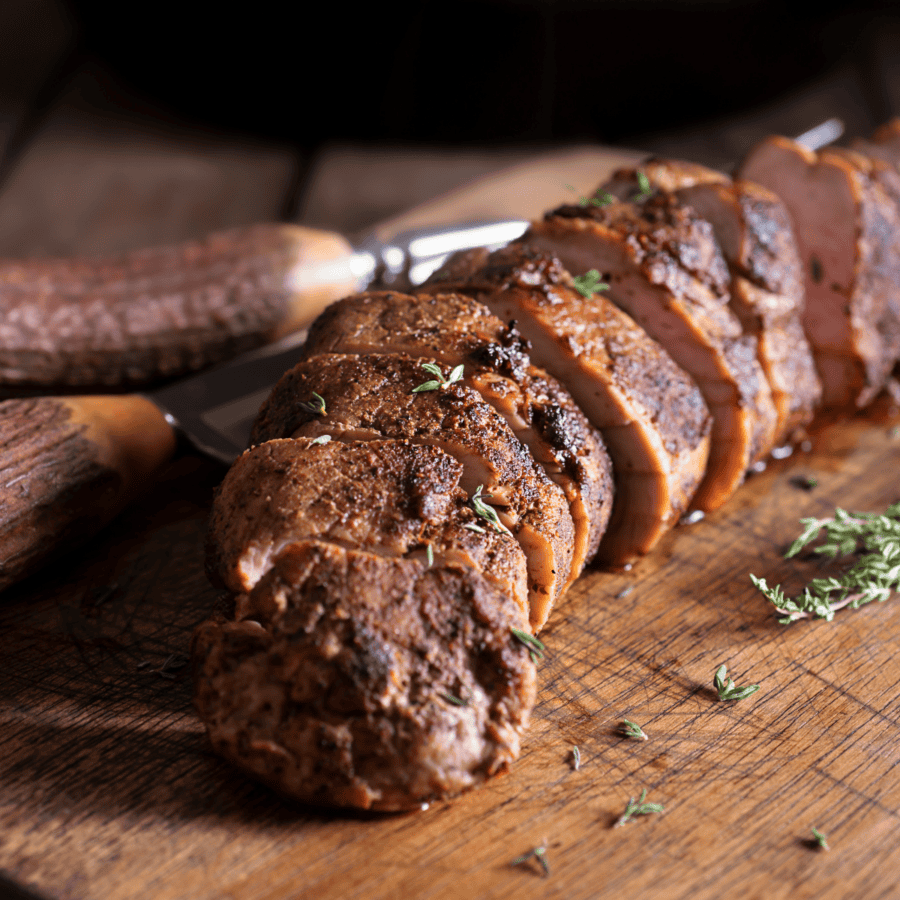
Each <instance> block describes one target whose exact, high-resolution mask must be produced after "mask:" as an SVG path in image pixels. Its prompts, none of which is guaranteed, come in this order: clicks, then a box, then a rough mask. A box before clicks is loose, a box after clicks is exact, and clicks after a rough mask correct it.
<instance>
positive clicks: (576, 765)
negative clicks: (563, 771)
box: [572, 744, 581, 772]
mask: <svg viewBox="0 0 900 900" xmlns="http://www.w3.org/2000/svg"><path fill="white" fill-rule="evenodd" d="M572 768H573V769H574V770H575V771H576V772H577V771H578V770H579V769H580V768H581V751H580V750H579V749H578V745H577V744H572Z"/></svg>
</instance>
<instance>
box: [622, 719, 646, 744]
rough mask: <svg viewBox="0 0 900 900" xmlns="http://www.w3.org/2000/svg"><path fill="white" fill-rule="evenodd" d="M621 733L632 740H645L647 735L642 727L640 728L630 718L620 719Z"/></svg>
mask: <svg viewBox="0 0 900 900" xmlns="http://www.w3.org/2000/svg"><path fill="white" fill-rule="evenodd" d="M622 733H623V734H624V735H625V737H627V738H631V739H632V740H633V741H646V740H648V737H647V735H646V733H645V732H644V729H643V728H641V726H640V725H638V724H637V723H636V722H632V721H631V720H630V719H623V720H622Z"/></svg>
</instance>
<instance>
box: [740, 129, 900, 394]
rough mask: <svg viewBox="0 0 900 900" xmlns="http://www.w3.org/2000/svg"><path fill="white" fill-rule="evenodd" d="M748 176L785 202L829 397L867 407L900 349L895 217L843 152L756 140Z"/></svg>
mask: <svg viewBox="0 0 900 900" xmlns="http://www.w3.org/2000/svg"><path fill="white" fill-rule="evenodd" d="M740 175H741V177H742V178H744V179H746V180H748V181H752V182H756V183H757V184H761V185H762V186H763V187H765V188H768V189H769V190H771V191H772V192H773V193H775V194H776V195H777V196H778V197H779V198H780V199H781V200H782V202H783V203H784V204H785V206H786V207H787V209H788V212H789V215H790V217H791V222H792V224H793V228H794V233H795V235H796V238H797V242H798V246H799V248H800V255H801V259H802V261H803V267H804V278H805V287H806V308H805V312H804V317H803V327H804V330H805V332H806V335H807V337H808V338H809V341H810V344H811V346H812V348H813V353H814V356H815V361H816V366H817V368H818V371H819V376H820V378H821V379H822V386H823V397H822V403H823V405H825V406H828V407H838V408H840V407H847V406H856V407H861V406H865V405H866V404H867V403H869V402H870V401H871V400H872V399H873V398H874V397H875V395H876V394H877V393H878V392H879V391H880V390H881V388H882V387H883V386H884V384H885V381H886V379H887V377H888V375H889V374H890V372H891V369H892V368H893V366H894V363H895V361H896V359H897V356H898V350H900V338H898V335H900V323H898V319H897V310H896V306H895V303H894V302H892V301H891V299H890V298H891V295H892V293H893V291H894V290H896V288H895V285H896V283H897V280H896V279H897V278H898V277H900V267H898V259H897V255H896V251H895V249H894V248H893V246H892V245H893V243H894V233H895V232H896V228H897V225H896V219H897V213H896V211H895V210H894V209H893V208H892V204H891V202H890V200H889V198H888V196H887V195H886V194H885V192H884V191H883V189H881V188H879V187H878V186H877V185H876V184H875V182H874V181H873V180H872V179H871V178H870V177H869V176H867V174H866V173H865V172H864V171H863V170H862V169H861V168H860V167H859V166H858V165H856V164H855V163H854V161H853V160H852V159H850V158H848V156H847V155H846V154H845V153H842V152H835V151H829V150H827V149H826V150H823V151H820V152H819V153H814V152H813V151H811V150H808V149H807V148H805V147H803V146H801V145H800V144H797V143H796V142H794V141H791V140H789V139H788V138H783V137H771V138H767V139H766V140H764V141H762V142H761V143H760V144H758V145H757V146H756V147H755V148H754V149H753V150H752V151H751V152H750V154H749V155H748V157H747V158H746V159H745V160H744V162H743V164H742V165H741V169H740Z"/></svg>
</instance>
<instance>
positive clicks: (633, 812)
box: [613, 788, 665, 828]
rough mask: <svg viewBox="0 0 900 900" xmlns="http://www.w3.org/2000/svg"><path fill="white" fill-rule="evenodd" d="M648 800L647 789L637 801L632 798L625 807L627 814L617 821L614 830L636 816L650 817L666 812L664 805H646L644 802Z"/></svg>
mask: <svg viewBox="0 0 900 900" xmlns="http://www.w3.org/2000/svg"><path fill="white" fill-rule="evenodd" d="M646 799H647V788H644V789H643V790H642V791H641V796H640V797H639V798H638V799H637V800H635V799H634V797H631V798H630V799H629V801H628V805H627V806H626V807H625V812H623V813H622V815H621V816H619V818H618V819H616V822H615V824H614V825H613V828H618V827H619V826H620V825H624V824H625V823H626V822H630V821H631V820H632V819H633V818H634V817H635V816H649V815H650V814H651V813H661V812H665V807H664V806H663V805H662V803H645V802H644V801H645V800H646Z"/></svg>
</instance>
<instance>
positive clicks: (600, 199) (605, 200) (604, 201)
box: [566, 184, 616, 206]
mask: <svg viewBox="0 0 900 900" xmlns="http://www.w3.org/2000/svg"><path fill="white" fill-rule="evenodd" d="M566 187H567V188H568V189H569V190H570V191H574V192H575V193H578V191H577V189H576V188H575V186H574V185H572V184H567V185H566ZM615 199H616V198H615V197H613V195H612V194H610V193H609V192H608V191H602V190H600V188H597V190H596V191H594V193H593V194H592V195H591V196H590V197H584V196H581V197H579V198H578V205H579V206H609V204H610V203H612V202H613V200H615Z"/></svg>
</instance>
